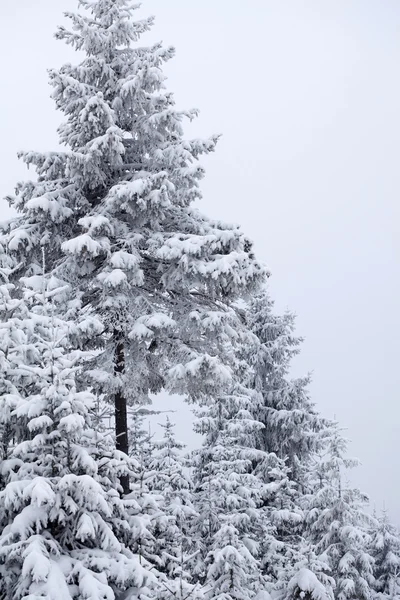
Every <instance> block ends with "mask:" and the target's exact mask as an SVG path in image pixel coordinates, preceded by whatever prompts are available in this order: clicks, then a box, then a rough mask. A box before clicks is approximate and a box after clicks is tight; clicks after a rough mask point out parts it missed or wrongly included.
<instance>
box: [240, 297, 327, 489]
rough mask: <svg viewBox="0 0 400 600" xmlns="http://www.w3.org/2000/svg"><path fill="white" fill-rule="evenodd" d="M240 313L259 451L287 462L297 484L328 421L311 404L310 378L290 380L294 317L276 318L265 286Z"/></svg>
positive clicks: (295, 345)
mask: <svg viewBox="0 0 400 600" xmlns="http://www.w3.org/2000/svg"><path fill="white" fill-rule="evenodd" d="M239 312H240V313H241V314H242V318H243V319H244V321H245V323H246V324H247V327H248V328H249V330H250V331H251V332H252V333H253V334H254V336H255V339H253V340H250V343H249V347H248V349H247V351H246V349H245V350H244V353H245V355H246V354H247V361H248V363H249V366H251V368H252V375H253V377H252V380H251V381H249V383H248V386H249V387H251V388H253V389H254V390H255V391H256V392H257V393H258V394H259V395H260V397H261V400H260V401H259V402H258V403H257V405H256V406H257V410H259V414H257V415H256V418H257V419H258V420H259V421H260V422H262V423H263V424H264V428H263V429H262V430H261V431H260V436H259V440H258V447H260V449H262V450H264V451H266V452H273V453H275V454H276V455H277V456H278V457H279V458H281V459H283V460H285V462H286V466H287V467H288V468H289V471H290V476H291V479H292V481H293V482H295V483H296V484H297V485H298V486H299V485H300V486H301V485H302V479H303V475H304V472H306V471H307V462H308V460H309V458H310V456H311V454H312V452H314V451H316V449H317V448H318V446H319V444H320V438H321V432H323V430H324V428H325V426H326V423H325V421H324V419H322V418H321V416H320V415H319V414H318V413H317V411H316V409H315V406H314V404H313V403H312V402H311V400H310V397H309V392H308V389H307V386H308V384H309V377H304V378H298V379H294V380H293V379H291V378H290V369H291V361H292V359H293V358H294V357H295V356H296V355H297V354H298V352H299V346H300V344H301V342H302V339H301V338H299V337H297V336H296V335H295V316H294V314H293V313H291V312H286V313H285V314H284V315H277V314H275V313H274V303H273V301H272V300H271V298H270V295H269V293H268V291H267V289H266V288H264V289H262V290H260V292H259V293H257V294H255V295H254V297H253V298H252V299H251V301H250V302H249V303H248V305H247V306H246V308H245V309H243V308H240V309H239Z"/></svg>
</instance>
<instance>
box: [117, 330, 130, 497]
mask: <svg viewBox="0 0 400 600" xmlns="http://www.w3.org/2000/svg"><path fill="white" fill-rule="evenodd" d="M114 338H115V340H116V346H115V362H114V373H115V375H117V376H118V375H123V374H124V372H125V350H124V343H123V341H122V340H121V338H120V334H119V333H118V332H117V331H115V332H114ZM114 403H115V439H116V449H117V450H119V451H120V452H123V453H124V454H126V455H128V453H129V443H128V414H127V407H126V398H125V395H124V391H123V389H122V388H119V389H118V392H116V394H115V398H114ZM120 483H121V487H122V489H123V493H124V494H129V492H130V487H129V475H122V477H120Z"/></svg>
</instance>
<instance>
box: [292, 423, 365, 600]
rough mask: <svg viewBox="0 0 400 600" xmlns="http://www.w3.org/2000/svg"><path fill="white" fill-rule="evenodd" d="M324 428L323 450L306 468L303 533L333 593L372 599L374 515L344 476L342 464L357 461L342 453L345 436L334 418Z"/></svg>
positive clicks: (346, 466)
mask: <svg viewBox="0 0 400 600" xmlns="http://www.w3.org/2000/svg"><path fill="white" fill-rule="evenodd" d="M326 433H327V439H326V447H325V451H323V452H322V451H321V453H320V454H319V455H316V456H315V457H314V462H313V465H312V467H311V468H310V471H309V494H308V495H306V496H305V497H304V501H305V508H306V512H307V516H306V523H307V533H306V535H307V538H308V540H309V541H310V542H311V543H312V544H313V545H314V547H315V549H316V552H317V553H318V555H319V556H320V557H321V558H322V559H323V560H324V561H325V562H326V563H327V565H328V566H329V569H330V574H331V575H332V577H333V578H334V580H335V598H337V600H350V599H351V600H353V599H354V600H355V599H357V600H360V599H362V600H370V599H371V598H372V596H373V586H374V577H373V564H374V560H373V558H372V556H371V554H370V552H369V544H370V537H369V534H368V529H369V527H370V525H371V520H372V517H370V516H369V515H368V514H367V512H366V510H365V505H366V502H367V498H366V496H364V495H363V494H362V493H361V492H360V491H359V490H358V489H355V488H351V487H350V486H349V485H347V484H346V482H345V479H344V478H345V473H346V469H349V468H352V467H354V466H356V465H357V464H358V461H356V460H354V459H349V458H347V457H346V450H347V441H346V440H345V439H344V438H343V436H342V435H341V433H340V430H339V428H338V426H337V424H336V423H333V424H332V425H331V429H330V431H327V432H326ZM328 434H329V435H328Z"/></svg>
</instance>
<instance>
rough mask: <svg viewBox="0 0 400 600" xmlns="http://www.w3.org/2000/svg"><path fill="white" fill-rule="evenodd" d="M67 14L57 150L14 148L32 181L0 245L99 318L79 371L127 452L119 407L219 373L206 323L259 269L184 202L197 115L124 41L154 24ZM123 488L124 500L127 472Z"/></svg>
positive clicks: (121, 2)
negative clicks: (92, 360) (91, 353)
mask: <svg viewBox="0 0 400 600" xmlns="http://www.w3.org/2000/svg"><path fill="white" fill-rule="evenodd" d="M80 6H81V7H83V8H84V9H86V11H87V13H86V14H78V13H68V14H67V17H68V18H69V19H70V20H71V22H72V30H67V29H65V28H64V27H61V28H60V29H59V31H58V33H57V37H58V38H59V39H62V40H65V41H66V42H67V43H68V44H70V45H71V46H73V47H74V48H75V49H77V50H79V51H81V52H83V53H84V58H83V60H82V61H81V62H80V64H78V65H77V66H73V65H70V64H67V65H64V66H63V67H62V68H61V69H60V70H53V71H51V73H50V77H51V84H52V85H53V87H54V99H55V102H56V105H57V108H58V109H59V110H60V111H61V112H62V113H63V114H64V115H65V117H66V122H65V123H64V124H63V125H62V126H61V127H60V129H59V134H60V140H61V142H62V144H64V145H65V146H66V150H65V151H56V152H49V153H38V152H28V153H24V154H22V158H23V160H24V161H25V162H26V164H27V165H34V166H35V167H36V171H37V174H38V181H27V182H24V183H21V184H19V185H18V187H17V192H16V196H15V197H13V198H10V202H11V204H12V206H13V207H14V208H15V209H16V210H17V211H18V212H19V213H20V216H19V218H17V219H16V220H14V221H13V222H12V223H11V224H10V226H9V227H8V228H6V231H5V234H4V235H3V236H2V243H3V244H4V246H5V248H6V250H7V252H8V253H10V254H12V255H13V258H14V260H15V264H16V265H20V267H19V269H17V270H16V271H15V274H14V277H13V281H14V282H16V284H18V278H19V277H20V276H21V275H35V274H37V273H38V272H40V268H41V267H40V265H41V252H42V248H43V247H45V248H46V249H47V253H48V256H49V263H48V269H49V272H52V273H53V275H55V276H57V277H58V278H59V279H60V280H62V281H63V282H65V283H66V284H67V285H68V286H69V287H70V288H73V289H74V292H75V297H74V302H73V303H72V302H71V303H70V306H69V310H71V311H72V310H75V313H76V319H77V320H78V321H79V320H80V318H81V317H82V314H84V313H89V314H90V313H92V314H95V315H97V316H98V317H99V318H100V320H101V321H102V323H103V331H102V332H101V335H98V336H97V337H95V338H91V339H90V342H91V343H93V344H95V345H96V346H97V347H98V348H101V349H102V350H103V352H102V353H101V356H99V357H98V361H97V364H96V365H95V366H94V367H93V368H92V369H91V370H90V371H88V375H89V376H91V385H92V386H93V389H94V390H95V391H100V392H101V393H102V394H104V396H105V397H106V398H107V399H109V400H112V401H113V403H114V404H115V426H116V444H117V448H118V449H119V450H121V451H123V452H125V453H127V452H128V435H127V431H128V427H127V402H128V403H136V404H140V403H143V402H147V401H148V395H149V392H157V391H159V390H160V389H161V388H167V389H171V390H176V391H182V389H183V390H184V391H185V390H186V391H187V392H188V393H189V394H190V389H189V388H190V382H191V379H192V376H193V373H194V372H195V371H196V370H197V373H198V374H199V373H200V371H204V370H207V372H208V377H207V378H205V379H204V378H203V377H200V376H198V377H197V378H196V379H197V387H198V386H199V385H201V383H202V381H203V380H204V381H205V383H206V384H207V382H208V381H209V379H210V378H212V377H214V379H221V378H223V377H224V376H225V375H226V370H224V369H223V367H222V366H221V365H220V360H219V358H218V348H217V344H216V343H215V342H214V335H213V334H214V331H215V322H216V320H217V319H222V318H224V316H223V313H224V311H225V310H226V303H227V301H230V300H232V299H233V298H234V297H235V296H236V295H237V294H240V293H241V292H242V291H244V290H247V289H249V287H251V286H254V285H256V284H257V283H258V282H259V281H260V280H261V279H262V278H263V277H264V275H265V269H264V268H263V267H261V266H260V265H259V264H258V263H257V261H256V260H255V258H254V256H253V252H252V245H251V243H250V242H249V241H248V239H247V238H246V237H245V236H244V235H243V234H242V233H241V232H240V231H239V230H238V229H237V227H234V226H229V225H226V224H223V223H219V222H215V221H211V220H209V219H207V218H206V217H204V216H202V215H201V214H199V213H198V212H197V211H196V210H195V209H194V208H193V207H192V204H193V202H194V201H196V200H199V199H200V198H201V193H200V190H199V181H200V179H201V178H202V177H203V175H204V170H203V168H202V167H201V165H200V164H199V161H198V159H199V157H200V156H201V155H202V154H204V153H209V152H212V151H213V150H214V148H215V144H216V142H217V137H215V136H214V137H212V138H210V139H208V140H205V141H202V140H191V141H189V140H185V139H184V138H183V131H182V121H183V119H185V118H188V119H192V118H194V117H195V116H196V115H197V111H195V110H192V111H178V110H177V109H176V108H175V106H174V99H173V96H172V94H170V93H168V92H166V91H165V87H164V85H165V84H164V82H165V76H164V75H163V72H162V65H163V63H165V61H167V60H169V59H170V58H171V57H172V56H173V54H174V51H173V49H172V48H166V49H164V48H162V46H161V45H160V44H156V45H154V46H152V47H144V46H141V45H138V44H137V42H138V40H139V38H140V36H141V35H142V34H143V33H145V32H146V31H147V30H149V28H150V27H151V25H152V23H153V20H152V19H142V20H139V21H134V20H133V19H132V16H133V12H134V9H135V8H137V6H135V5H133V4H132V3H131V2H130V1H129V0H91V1H89V0H81V1H80ZM210 332H212V333H211V335H210ZM88 343H89V340H88ZM174 366H177V367H178V368H175V369H172V367H174ZM171 369H172V370H171ZM185 381H187V384H188V385H185ZM204 389H206V388H204ZM122 485H123V487H124V490H125V492H128V491H129V481H128V479H127V478H125V479H123V480H122Z"/></svg>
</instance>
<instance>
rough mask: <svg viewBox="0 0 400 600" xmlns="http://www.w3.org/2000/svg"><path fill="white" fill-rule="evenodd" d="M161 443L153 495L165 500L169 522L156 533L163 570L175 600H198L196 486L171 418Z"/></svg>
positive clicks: (155, 458) (153, 465) (156, 444)
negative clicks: (193, 566)
mask: <svg viewBox="0 0 400 600" xmlns="http://www.w3.org/2000/svg"><path fill="white" fill-rule="evenodd" d="M161 426H162V428H163V429H164V435H163V437H162V439H160V440H156V441H155V442H154V450H153V455H152V460H151V463H150V473H151V476H152V481H151V484H150V488H151V490H152V492H153V493H156V494H158V495H160V496H161V497H162V498H163V501H162V509H163V512H164V514H165V515H166V519H165V521H164V523H163V524H162V525H161V527H159V528H158V530H157V531H155V537H156V548H157V554H158V555H159V557H160V559H161V567H160V570H162V572H164V573H165V574H166V575H167V577H168V584H166V585H167V587H166V589H167V590H168V591H169V592H171V593H173V594H174V595H175V597H176V598H180V599H181V600H183V598H185V597H189V596H190V597H193V596H196V597H198V595H199V594H201V592H202V589H201V587H199V586H198V585H195V583H194V578H193V576H192V573H191V572H190V566H191V564H192V563H193V558H194V555H195V553H196V546H195V543H194V541H193V537H195V536H196V533H195V532H194V531H193V522H194V519H195V517H196V516H197V513H196V511H195V509H194V507H193V503H192V494H193V484H192V481H191V476H190V471H189V469H188V461H187V459H186V458H185V456H184V455H183V450H184V448H185V446H184V444H182V443H181V442H179V441H178V440H177V439H176V437H175V432H174V427H175V425H174V423H172V422H171V421H170V419H169V417H167V418H166V422H165V424H162V425H161Z"/></svg>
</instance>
